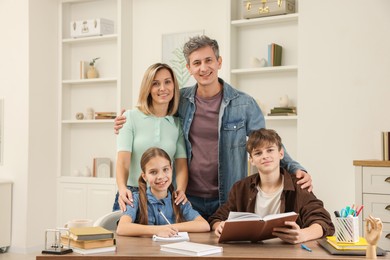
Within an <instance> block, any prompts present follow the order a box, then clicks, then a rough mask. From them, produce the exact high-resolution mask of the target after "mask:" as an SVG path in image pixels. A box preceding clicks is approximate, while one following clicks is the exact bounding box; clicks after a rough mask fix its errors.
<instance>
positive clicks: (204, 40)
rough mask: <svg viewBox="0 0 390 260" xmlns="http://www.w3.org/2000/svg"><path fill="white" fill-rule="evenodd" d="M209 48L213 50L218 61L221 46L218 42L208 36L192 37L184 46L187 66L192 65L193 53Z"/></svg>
mask: <svg viewBox="0 0 390 260" xmlns="http://www.w3.org/2000/svg"><path fill="white" fill-rule="evenodd" d="M207 46H210V47H211V48H212V49H213V51H214V54H215V57H216V58H217V59H218V58H219V46H218V42H217V41H216V40H213V39H210V38H209V37H207V36H206V35H198V36H194V37H191V38H190V39H189V40H188V42H186V43H185V44H184V47H183V54H184V58H185V59H186V62H187V64H190V59H189V56H190V55H191V53H193V52H194V51H197V50H199V49H201V48H203V47H207Z"/></svg>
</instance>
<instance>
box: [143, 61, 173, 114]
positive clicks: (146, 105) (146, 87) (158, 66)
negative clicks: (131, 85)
mask: <svg viewBox="0 0 390 260" xmlns="http://www.w3.org/2000/svg"><path fill="white" fill-rule="evenodd" d="M162 69H166V70H168V71H169V73H170V74H171V76H172V80H173V85H174V93H173V98H172V100H171V101H170V102H169V105H168V111H167V115H169V116H173V115H175V114H176V112H177V108H178V106H179V98H180V93H179V84H178V82H177V79H176V76H175V73H174V72H173V69H172V68H171V67H170V66H169V65H168V64H165V63H155V64H153V65H151V66H150V67H149V68H148V69H147V70H146V71H145V74H144V77H143V79H142V83H141V89H140V93H139V97H138V106H137V107H138V109H139V110H140V111H141V112H143V113H144V114H146V115H152V114H153V109H152V107H153V100H152V96H151V94H150V91H151V89H152V84H153V80H154V78H155V76H156V74H157V72H158V71H160V70H162Z"/></svg>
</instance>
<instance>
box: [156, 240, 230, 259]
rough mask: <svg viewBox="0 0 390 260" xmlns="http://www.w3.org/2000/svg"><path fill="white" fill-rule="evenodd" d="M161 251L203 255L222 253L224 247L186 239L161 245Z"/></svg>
mask: <svg viewBox="0 0 390 260" xmlns="http://www.w3.org/2000/svg"><path fill="white" fill-rule="evenodd" d="M161 251H165V252H170V253H176V254H183V255H191V256H202V255H211V254H216V253H221V252H222V251H223V247H220V246H212V245H207V244H200V243H194V242H188V241H185V242H178V243H172V244H165V245H161Z"/></svg>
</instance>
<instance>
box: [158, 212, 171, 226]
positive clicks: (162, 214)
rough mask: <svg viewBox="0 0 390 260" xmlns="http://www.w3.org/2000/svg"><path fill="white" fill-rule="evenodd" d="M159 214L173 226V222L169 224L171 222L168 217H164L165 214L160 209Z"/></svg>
mask: <svg viewBox="0 0 390 260" xmlns="http://www.w3.org/2000/svg"><path fill="white" fill-rule="evenodd" d="M158 213H160V214H161V216H162V217H163V218H164V220H165V221H166V222H167V223H168V225H171V222H169V220H168V219H167V217H166V216H165V215H164V213H163V212H162V211H161V210H160V209H159V210H158Z"/></svg>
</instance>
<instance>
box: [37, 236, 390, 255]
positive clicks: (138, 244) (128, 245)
mask: <svg viewBox="0 0 390 260" xmlns="http://www.w3.org/2000/svg"><path fill="white" fill-rule="evenodd" d="M189 236H190V241H191V242H196V243H205V244H210V245H217V246H222V247H223V253H218V254H213V255H207V256H201V258H202V259H213V260H215V259H229V260H232V259H239V260H249V259H316V260H318V259H365V257H364V256H332V255H330V254H328V253H327V252H326V251H325V250H324V249H323V248H322V247H321V246H320V245H318V244H317V242H316V241H309V242H306V243H305V245H307V246H308V247H309V248H311V249H312V252H308V251H306V250H303V249H301V247H300V245H299V244H298V245H290V244H286V243H283V242H282V241H281V240H279V239H271V240H267V241H264V242H262V243H257V244H252V243H235V244H218V238H217V237H216V236H215V234H214V233H213V232H209V233H190V234H189ZM161 244H163V243H162V242H154V241H152V239H151V238H139V237H122V236H117V252H116V253H104V254H95V255H78V254H75V253H72V254H67V255H39V256H37V257H36V260H65V259H70V260H89V259H94V260H124V259H136V260H137V259H138V260H140V259H142V260H146V259H152V260H157V259H163V260H168V259H170V260H187V259H194V258H195V257H194V256H186V255H181V254H174V253H167V252H162V251H160V245H161ZM381 259H390V256H389V254H387V255H386V256H385V257H381V256H379V257H378V260H381Z"/></svg>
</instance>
